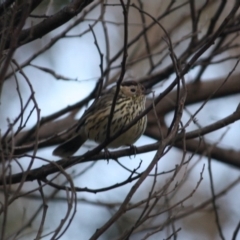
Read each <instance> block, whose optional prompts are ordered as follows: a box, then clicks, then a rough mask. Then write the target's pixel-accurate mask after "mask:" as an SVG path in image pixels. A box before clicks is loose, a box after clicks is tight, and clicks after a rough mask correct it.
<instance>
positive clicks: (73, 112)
mask: <svg viewBox="0 0 240 240" xmlns="http://www.w3.org/2000/svg"><path fill="white" fill-rule="evenodd" d="M7 2H11V4H7ZM32 2H34V1H32ZM238 2H239V1H233V0H232V1H227V2H225V1H219V0H215V1H214V0H212V1H194V0H187V1H184V0H179V1H154V0H150V1H142V0H132V1H114V0H113V1H66V0H65V1H60V0H58V1H54V0H52V1H51V0H46V1H36V2H34V3H32V4H33V5H34V4H36V7H35V5H34V7H32V6H33V5H31V6H30V7H29V11H28V12H27V15H26V12H24V11H23V9H27V8H26V6H25V5H24V4H25V3H24V1H1V5H0V13H1V29H2V30H1V36H2V38H1V39H2V41H1V46H0V47H1V74H0V76H1V77H2V78H1V86H0V87H1V96H0V97H1V105H0V133H1V141H2V142H1V147H0V153H1V164H2V165H1V171H2V174H1V195H0V199H1V218H0V229H1V239H40V238H43V239H90V238H91V237H92V238H91V239H133V240H135V239H136V240H137V239H180V240H182V239H195V240H203V239H206V240H207V239H240V234H239V233H238V231H239V228H240V207H239V199H240V185H239V181H240V178H239V177H240V175H239V168H240V144H239V142H240V122H239V121H237V120H239V118H240V117H239V116H238V117H237V118H233V120H232V119H231V120H229V121H225V120H224V118H225V117H227V116H229V115H232V114H233V113H234V112H235V111H236V109H237V106H238V104H239V102H240V101H239V100H240V94H239V93H240V92H239V91H240V82H239V65H238V60H239V55H240V51H239V29H238V28H239V16H240V15H239V10H238V7H239V6H237V5H240V3H238ZM4 4H5V5H4ZM74 4H76V5H74ZM32 8H33V9H32ZM3 9H4V10H3ZM70 10H72V11H70ZM19 14H20V15H19ZM57 14H58V15H59V19H58V18H56V19H55V21H56V24H55V25H54V24H53V20H52V18H54V17H56V16H57ZM71 14H72V15H71ZM19 16H20V17H19ZM227 16H228V18H226V17H227ZM67 18H69V19H67ZM14 19H17V20H18V21H14ZM19 19H20V20H19ZM57 20H58V21H59V22H57ZM227 20H228V22H226V21H227ZM22 22H23V24H22V26H21V28H20V25H21V23H22ZM158 23H159V24H158ZM224 23H226V24H225V25H224ZM44 24H45V25H44ZM39 26H40V27H39ZM54 26H55V27H54ZM126 26H127V28H126ZM35 27H36V28H35ZM38 27H39V28H38ZM19 28H20V31H18V30H19ZM9 29H10V30H9ZM31 29H32V31H31ZM33 29H34V30H33ZM35 29H36V30H35ZM24 31H25V32H24ZM27 31H28V35H27V36H28V37H26V38H25V39H24V38H23V37H22V36H23V33H25V34H26V33H27ZM166 33H167V35H166ZM21 34H22V35H21ZM3 36H5V38H3ZM124 37H127V43H128V45H127V44H126V43H124ZM12 39H15V40H16V43H15V42H14V41H13V40H12ZM8 42H10V44H9V45H8ZM125 49H127V59H126V71H125V72H124V73H125V74H124V80H132V79H134V80H136V81H139V82H141V83H143V84H144V85H145V86H146V87H147V88H151V89H152V90H153V92H154V97H155V98H157V97H158V96H160V95H161V94H162V95H163V98H162V99H161V100H160V101H159V102H158V103H157V105H156V107H155V111H151V112H149V113H148V120H149V122H148V126H147V129H146V133H145V135H144V136H142V137H141V138H140V139H139V140H138V141H137V142H136V143H135V145H136V147H137V148H139V151H137V152H139V153H137V154H136V155H131V156H128V155H130V154H126V152H124V151H122V152H121V150H122V149H125V148H124V147H123V148H120V149H116V150H110V151H111V152H112V151H113V152H114V151H117V152H118V153H119V154H118V155H117V156H119V157H117V158H116V159H110V160H109V161H107V160H105V159H101V158H100V157H99V155H97V156H95V155H94V156H95V157H94V156H92V157H90V158H89V159H85V160H86V161H84V162H81V163H78V164H76V162H72V164H69V166H67V167H64V166H65V165H64V164H65V163H64V162H62V161H64V160H60V159H59V158H58V157H55V156H52V151H53V149H54V148H55V147H56V146H57V144H59V143H60V142H63V141H64V140H66V139H67V136H65V135H64V134H62V132H64V131H65V130H66V129H68V128H69V127H70V126H72V125H73V124H75V123H76V122H77V120H78V119H79V118H80V117H81V115H82V114H83V112H84V110H85V109H86V108H87V107H88V106H90V104H91V103H92V100H93V99H94V96H95V95H94V94H95V93H94V92H96V86H97V83H99V82H100V81H101V80H103V88H108V87H109V86H111V85H112V84H113V83H116V82H117V80H118V79H119V76H120V75H121V72H122V71H123V67H122V63H123V60H124V54H123V53H124V51H125ZM201 51H202V52H201ZM199 52H201V54H199V56H198V57H196V60H195V61H192V60H193V58H194V57H195V56H196V54H197V53H199ZM101 54H102V55H101ZM101 56H102V60H101ZM176 66H177V67H176ZM6 67H7V69H6ZM177 70H178V71H177ZM179 76H180V77H179ZM183 76H184V77H183ZM177 77H179V78H178V79H180V80H179V81H178V83H176V84H175V85H174V86H173V88H172V89H171V91H167V89H168V87H169V86H170V84H171V83H173V82H174V81H175V79H176V78H177ZM91 94H92V95H91ZM178 94H180V95H182V94H186V101H185V102H184V103H183V113H182V116H181V120H180V122H179V123H178V124H177V125H179V129H178V134H179V135H180V134H182V137H181V139H182V141H181V143H177V140H176V139H175V138H173V141H172V142H171V144H168V146H166V147H165V148H164V151H163V152H162V153H161V154H160V155H158V161H157V162H156V164H155V165H154V167H153V168H152V169H150V172H149V173H147V172H146V169H148V167H149V166H150V164H151V163H152V161H153V159H156V153H159V152H158V151H157V150H158V149H159V147H160V145H161V137H160V136H162V137H163V136H164V137H167V136H168V135H167V134H166V132H167V131H168V130H169V129H171V128H170V126H171V123H172V122H173V121H176V119H174V116H175V114H176V106H177V105H178V106H181V104H180V101H179V99H177V96H178ZM90 95H91V96H90ZM89 96H90V97H89ZM154 97H153V95H152V94H150V95H149V96H148V101H147V105H148V106H149V105H151V104H152V102H153V99H154ZM238 115H239V114H238ZM234 116H235V115H234ZM220 120H221V121H222V122H223V124H222V126H221V127H216V125H214V123H216V122H217V121H220ZM44 121H46V122H44ZM159 124H160V125H161V128H162V131H163V133H162V134H163V135H161V134H160V133H159ZM211 124H212V125H211ZM207 126H210V130H209V131H208V132H207V133H204V134H201V133H200V132H201V130H204V129H205V128H206V127H207ZM193 130H196V131H197V130H198V131H199V133H198V134H197V135H195V137H193V138H190V140H189V139H188V140H187V139H186V138H185V137H184V135H185V134H186V135H187V133H189V132H191V131H193ZM154 143H155V145H154V146H153V145H151V144H154ZM157 144H159V145H157ZM95 146H97V144H96V143H94V142H91V141H87V142H86V143H85V144H84V146H83V147H81V148H80V149H79V151H78V152H77V153H76V154H75V156H81V155H82V154H84V153H85V152H87V151H89V150H91V149H94V147H95ZM148 146H150V147H148ZM158 146H159V147H158ZM194 146H195V147H194ZM141 147H142V148H141ZM144 147H145V148H144ZM6 149H10V150H8V151H6ZM119 151H120V152H119ZM129 153H130V152H129ZM95 158H96V159H98V160H94V159H95ZM69 161H74V158H73V159H70V160H69ZM53 162H56V163H57V165H56V164H54V163H53ZM43 165H46V166H48V167H49V168H51V167H54V166H57V167H56V168H57V169H58V170H57V171H54V173H52V174H50V173H49V174H47V173H46V175H44V173H42V172H41V173H39V175H37V172H31V170H32V169H37V171H38V170H39V172H40V171H41V170H42V168H41V167H42V166H43ZM59 166H61V167H62V168H60V167H59ZM29 173H30V177H29V178H28V177H26V176H27V174H29ZM144 173H147V176H146V177H145V178H144V179H143V181H142V183H141V184H139V185H138V186H137V190H136V191H135V192H134V194H133V196H132V197H131V198H130V200H129V202H128V204H127V205H126V206H125V207H124V210H121V206H123V204H124V200H125V199H126V196H127V195H128V194H129V192H130V191H131V190H132V188H133V187H136V183H137V182H138V180H139V179H140V178H141V177H142V176H143V175H144ZM16 174H22V175H16ZM24 174H25V175H24ZM31 174H32V175H31ZM34 174H36V175H34ZM41 174H43V175H44V176H42V175H41ZM16 176H21V177H20V178H17V177H16ZM38 176H42V177H38ZM5 178H6V179H8V180H4V179H5ZM31 179H32V180H31ZM73 186H74V187H75V188H76V189H74V187H73ZM119 209H120V210H121V211H120V210H119ZM119 211H120V213H119ZM116 213H119V215H118V217H117V218H116V219H115V220H114V219H113V218H112V217H113V216H115V214H116ZM109 220H110V221H112V223H111V224H110V225H111V226H110V227H107V229H106V231H105V230H104V231H103V233H102V234H100V235H99V236H97V235H94V234H95V232H96V230H97V229H101V227H102V226H103V225H104V224H105V223H106V222H107V221H109ZM96 236H97V237H96Z"/></svg>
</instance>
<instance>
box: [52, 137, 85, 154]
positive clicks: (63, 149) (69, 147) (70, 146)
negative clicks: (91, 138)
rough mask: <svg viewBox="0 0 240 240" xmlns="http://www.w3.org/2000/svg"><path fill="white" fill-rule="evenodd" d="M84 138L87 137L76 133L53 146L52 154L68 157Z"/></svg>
mask: <svg viewBox="0 0 240 240" xmlns="http://www.w3.org/2000/svg"><path fill="white" fill-rule="evenodd" d="M86 140H87V139H86V138H85V137H83V136H82V135H80V134H78V135H76V136H74V137H72V138H70V139H69V140H68V141H66V142H64V143H62V144H61V145H59V146H58V147H57V148H55V149H54V151H53V155H54V156H59V157H70V156H72V155H73V154H74V153H75V152H76V151H77V150H78V149H79V148H80V147H81V146H82V145H83V143H84V142H85V141H86Z"/></svg>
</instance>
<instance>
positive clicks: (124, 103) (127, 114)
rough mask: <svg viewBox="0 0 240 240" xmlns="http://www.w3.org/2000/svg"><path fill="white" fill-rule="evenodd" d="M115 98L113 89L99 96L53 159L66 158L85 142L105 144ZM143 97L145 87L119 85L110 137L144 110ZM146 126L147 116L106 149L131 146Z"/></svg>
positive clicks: (131, 83)
mask: <svg viewBox="0 0 240 240" xmlns="http://www.w3.org/2000/svg"><path fill="white" fill-rule="evenodd" d="M115 94H116V86H114V87H112V88H111V89H109V90H108V91H107V92H106V93H105V94H102V95H101V96H100V97H99V98H98V100H97V101H96V103H95V104H94V105H93V106H91V107H90V108H89V110H87V111H86V113H85V114H83V116H82V117H81V119H80V121H79V125H78V127H77V132H76V135H75V136H74V137H72V138H70V139H69V140H67V141H66V142H64V143H62V144H61V145H59V146H58V147H57V148H56V149H55V150H54V151H53V155H55V156H60V157H69V156H71V155H73V154H74V153H75V152H76V151H77V150H78V149H79V148H80V147H81V146H82V145H83V143H84V142H85V141H87V140H88V139H90V140H94V141H96V142H98V143H102V142H104V141H105V139H106V132H107V126H108V120H109V116H110V112H111V107H112V103H113V99H114V96H115ZM146 94H147V91H146V90H145V88H144V86H143V85H142V84H140V83H138V82H136V81H126V82H123V83H122V84H121V85H120V90H119V92H118V96H117V101H116V105H115V108H114V114H113V117H112V121H111V126H110V136H113V135H114V134H115V133H117V132H119V131H121V130H122V129H124V127H125V126H126V125H127V124H129V123H130V122H131V121H132V120H133V119H135V118H136V117H137V116H138V115H139V114H141V113H142V112H143V111H144V110H145V102H146ZM146 124H147V116H146V115H145V116H143V117H142V118H140V119H139V120H138V121H137V123H136V124H134V125H133V126H132V127H131V128H130V129H128V130H127V131H126V132H123V133H122V134H121V135H119V136H118V137H117V138H116V139H114V140H113V141H112V142H110V143H109V144H108V146H107V147H110V148H118V147H121V146H130V145H132V144H134V143H135V142H136V141H137V140H138V139H139V137H140V136H141V135H142V134H143V133H144V131H145V128H146Z"/></svg>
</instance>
